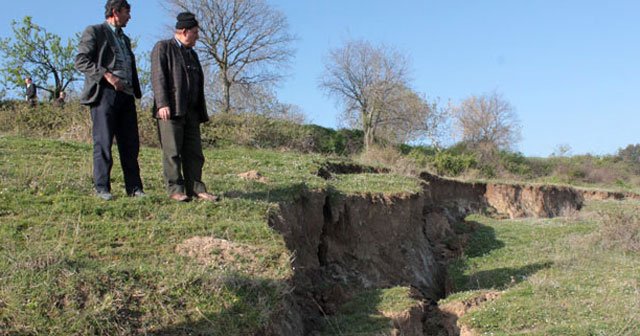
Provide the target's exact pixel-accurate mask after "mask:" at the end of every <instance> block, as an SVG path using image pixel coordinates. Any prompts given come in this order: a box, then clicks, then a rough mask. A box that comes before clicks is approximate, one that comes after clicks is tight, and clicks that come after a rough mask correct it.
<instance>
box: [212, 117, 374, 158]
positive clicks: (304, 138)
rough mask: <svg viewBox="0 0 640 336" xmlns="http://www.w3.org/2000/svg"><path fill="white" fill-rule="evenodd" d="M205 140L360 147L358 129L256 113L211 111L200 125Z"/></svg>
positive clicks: (311, 148)
mask: <svg viewBox="0 0 640 336" xmlns="http://www.w3.org/2000/svg"><path fill="white" fill-rule="evenodd" d="M202 137H203V140H204V142H205V143H208V144H215V145H216V146H225V145H239V146H249V147H257V148H286V149H292V150H297V151H301V152H318V153H335V154H340V155H349V154H354V153H357V152H359V151H360V150H361V149H362V143H363V141H362V139H363V134H362V132H361V131H353V130H338V131H335V130H333V129H330V128H325V127H322V126H318V125H300V124H297V123H294V122H291V121H288V120H280V119H273V118H268V117H265V116H261V115H256V114H250V113H247V114H214V115H213V116H211V120H210V122H209V123H207V124H205V125H204V126H203V128H202Z"/></svg>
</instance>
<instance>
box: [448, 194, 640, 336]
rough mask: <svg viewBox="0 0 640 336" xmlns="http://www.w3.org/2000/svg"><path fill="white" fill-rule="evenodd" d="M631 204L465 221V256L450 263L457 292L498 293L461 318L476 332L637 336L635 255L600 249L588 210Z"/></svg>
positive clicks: (595, 221)
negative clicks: (571, 214) (567, 214)
mask: <svg viewBox="0 0 640 336" xmlns="http://www.w3.org/2000/svg"><path fill="white" fill-rule="evenodd" d="M620 207H622V208H623V209H626V211H632V212H635V213H638V212H639V211H640V203H638V202H632V201H627V202H617V203H613V202H593V203H589V204H588V206H587V207H586V208H585V209H584V210H583V211H584V213H585V214H586V215H585V216H581V217H578V218H576V219H561V218H557V219H545V220H540V219H526V220H508V221H498V220H493V219H490V218H486V217H481V216H476V215H474V216H471V217H469V218H468V221H471V222H473V223H474V225H475V226H477V228H478V229H477V231H476V233H475V234H474V235H473V237H472V239H471V241H470V245H469V246H468V248H467V250H466V252H465V256H464V257H463V258H461V259H460V260H458V261H456V262H455V263H453V264H452V265H451V266H450V272H451V274H452V275H453V280H454V284H455V287H456V290H457V291H458V293H456V294H453V295H451V296H450V297H448V298H447V299H445V300H442V302H441V303H443V304H444V303H447V302H449V301H453V300H464V299H465V298H469V297H473V296H474V293H477V294H480V293H482V292H484V291H486V290H489V289H491V290H500V291H503V295H501V296H500V297H499V298H497V299H496V300H495V301H492V302H489V303H485V304H483V305H481V306H480V308H478V309H476V310H472V311H471V312H470V313H468V314H467V315H465V316H463V317H462V319H461V320H460V323H462V324H465V325H468V326H470V327H472V328H474V329H475V330H476V331H478V332H480V333H481V334H483V335H485V334H486V335H636V334H640V314H638V311H640V273H639V272H638V270H639V269H640V255H638V254H637V253H633V252H629V251H627V250H624V249H621V248H617V247H615V246H611V244H609V245H605V244H600V243H599V242H602V241H603V240H606V239H607V237H606V236H603V235H602V233H601V229H600V228H601V227H602V225H603V224H604V223H602V222H601V220H600V219H599V218H598V217H597V216H593V214H594V213H597V212H600V213H603V212H607V211H615V210H616V209H619V208H620Z"/></svg>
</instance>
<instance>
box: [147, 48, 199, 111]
mask: <svg viewBox="0 0 640 336" xmlns="http://www.w3.org/2000/svg"><path fill="white" fill-rule="evenodd" d="M194 57H195V59H196V63H197V65H198V71H199V72H200V75H201V76H202V77H201V78H203V80H204V73H203V71H202V66H201V65H200V60H199V59H198V55H197V54H196V53H195V52H194ZM188 80H189V74H188V73H187V66H186V62H185V60H184V57H183V56H182V52H181V51H180V46H179V45H178V42H177V41H176V40H175V39H173V38H172V39H168V40H162V41H159V42H158V43H156V45H155V46H154V47H153V51H152V52H151V84H152V86H153V95H154V97H153V104H154V106H153V117H154V118H157V114H158V109H159V108H161V107H167V106H168V107H169V109H170V110H171V118H175V117H182V116H185V115H186V114H187V111H188V107H189V100H190V96H191V95H194V94H195V95H197V100H198V103H197V104H196V107H195V108H194V109H195V111H194V112H196V113H197V115H198V116H199V120H200V122H206V121H208V120H209V115H208V114H207V105H206V102H205V98H204V85H201V87H199V88H195V89H194V90H192V92H188V91H189V89H188V88H189V83H188ZM194 91H195V92H194Z"/></svg>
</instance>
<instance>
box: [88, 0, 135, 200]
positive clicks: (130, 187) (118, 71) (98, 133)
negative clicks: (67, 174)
mask: <svg viewBox="0 0 640 336" xmlns="http://www.w3.org/2000/svg"><path fill="white" fill-rule="evenodd" d="M105 18H106V22H104V23H102V24H97V25H93V26H89V27H87V28H86V29H85V31H84V32H83V33H82V37H81V38H80V44H79V45H78V54H77V55H76V59H75V65H76V69H77V70H78V71H80V72H82V73H84V75H85V81H84V89H83V90H82V93H81V94H80V102H81V103H82V104H85V105H88V106H89V107H90V108H91V120H92V121H93V129H92V136H93V179H94V185H95V189H96V193H97V195H98V197H100V198H102V199H104V200H110V199H111V198H112V195H111V167H112V166H113V158H112V156H111V145H112V144H113V138H114V136H115V139H116V140H117V142H118V152H119V153H120V164H121V166H122V171H123V173H124V184H125V190H126V192H127V195H129V196H133V197H140V196H144V192H143V191H142V180H141V178H140V167H139V165H138V152H139V150H140V139H139V136H138V118H137V114H136V105H135V98H140V97H141V96H142V94H141V91H140V82H139V80H138V73H137V71H136V60H135V57H134V55H133V52H132V51H131V41H130V40H129V38H128V37H127V36H126V35H125V34H124V33H123V32H122V28H123V27H125V26H126V25H127V22H129V19H131V6H130V5H129V3H128V2H127V0H107V3H106V4H105ZM134 97H135V98H134Z"/></svg>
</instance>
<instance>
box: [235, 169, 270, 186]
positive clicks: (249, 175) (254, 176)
mask: <svg viewBox="0 0 640 336" xmlns="http://www.w3.org/2000/svg"><path fill="white" fill-rule="evenodd" d="M238 177H240V178H241V179H243V180H247V181H258V182H260V183H269V179H268V178H266V177H264V176H263V175H262V174H260V172H258V171H257V170H250V171H248V172H245V173H240V174H238Z"/></svg>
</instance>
